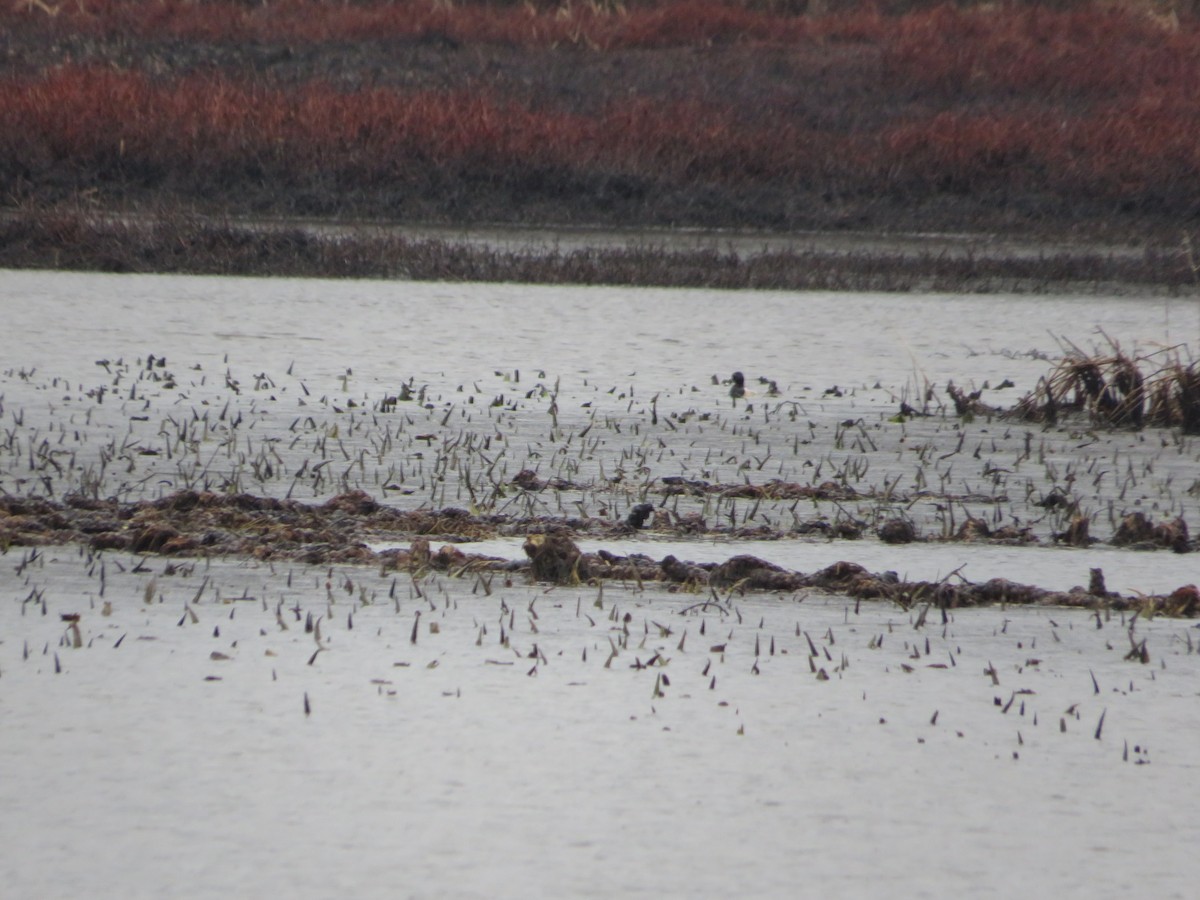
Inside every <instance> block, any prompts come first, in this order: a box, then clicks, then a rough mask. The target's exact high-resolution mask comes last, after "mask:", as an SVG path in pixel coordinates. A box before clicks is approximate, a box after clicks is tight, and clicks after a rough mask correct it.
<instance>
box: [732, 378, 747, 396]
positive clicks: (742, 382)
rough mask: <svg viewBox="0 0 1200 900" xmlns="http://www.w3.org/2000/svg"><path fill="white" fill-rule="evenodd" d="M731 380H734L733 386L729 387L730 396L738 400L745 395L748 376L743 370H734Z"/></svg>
mask: <svg viewBox="0 0 1200 900" xmlns="http://www.w3.org/2000/svg"><path fill="white" fill-rule="evenodd" d="M731 380H732V381H733V387H731V388H730V389H729V396H730V397H732V398H733V399H734V400H737V399H738V398H739V397H745V396H746V377H745V376H744V375H743V374H742V373H741V372H734V373H733V377H732V379H731Z"/></svg>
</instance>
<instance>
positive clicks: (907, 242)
mask: <svg viewBox="0 0 1200 900" xmlns="http://www.w3.org/2000/svg"><path fill="white" fill-rule="evenodd" d="M0 267H3V268H12V269H65V270H78V271H99V272H125V273H158V274H168V273H178V274H209V275H239V276H284V277H296V276H299V277H329V278H385V279H401V280H413V281H427V280H432V281H482V282H525V283H532V284H580V285H601V284H604V285H621V286H639V287H712V288H729V289H758V290H849V291H869V292H877V291H878V292H898V293H904V292H917V291H921V292H947V291H949V292H958V293H1033V294H1056V293H1057V294H1084V295H1098V294H1115V295H1118V296H1128V295H1135V294H1150V295H1153V296H1161V295H1181V294H1182V295H1192V294H1196V293H1198V292H1200V263H1198V261H1197V259H1196V255H1195V253H1194V252H1193V248H1192V247H1191V246H1190V244H1189V243H1188V242H1187V241H1186V240H1181V242H1180V243H1179V245H1178V246H1169V245H1165V244H1155V243H1151V242H1147V243H1146V244H1145V245H1143V246H1140V247H1139V246H1135V245H1133V244H1130V243H1124V244H1121V243H1111V242H1107V243H1105V242H1094V241H1088V240H1083V241H1080V240H1073V239H1072V238H1071V237H1070V236H1060V237H1058V238H1048V239H1047V240H1045V241H1037V240H1028V239H1020V238H1015V237H1013V236H1011V235H1004V234H998V233H983V232H980V233H953V232H939V231H929V232H921V233H915V232H887V231H845V232H842V231H802V232H771V231H758V230H740V229H730V230H707V229H696V228H681V229H662V228H651V227H630V228H610V227H606V226H603V225H595V226H581V225H566V226H561V227H560V226H556V225H551V224H545V225H536V226H529V225H506V224H482V225H453V224H432V225H421V224H407V223H400V222H384V221H378V220H369V219H365V220H351V221H346V220H325V219H295V218H271V217H262V218H258V217H255V218H249V217H234V216H216V215H199V214H194V213H190V212H171V213H166V214H160V215H154V214H146V213H133V214H129V213H120V212H106V211H91V210H78V209H71V210H46V211H33V212H30V211H9V212H6V213H0Z"/></svg>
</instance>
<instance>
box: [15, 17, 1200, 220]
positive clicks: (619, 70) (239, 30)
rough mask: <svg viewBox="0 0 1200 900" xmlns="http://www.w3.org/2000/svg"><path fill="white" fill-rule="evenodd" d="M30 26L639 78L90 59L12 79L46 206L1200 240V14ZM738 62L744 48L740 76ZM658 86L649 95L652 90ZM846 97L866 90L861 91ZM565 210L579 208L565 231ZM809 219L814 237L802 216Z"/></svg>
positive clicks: (25, 176)
mask: <svg viewBox="0 0 1200 900" xmlns="http://www.w3.org/2000/svg"><path fill="white" fill-rule="evenodd" d="M21 9H22V6H21V5H20V4H19V5H18V7H16V8H15V9H10V10H7V11H5V12H3V13H0V28H3V27H5V26H7V25H11V26H12V27H13V28H14V29H16V30H20V31H21V33H22V34H25V35H26V36H28V35H29V34H34V33H38V34H40V33H48V34H52V35H57V36H64V35H65V36H74V39H75V40H77V41H83V44H82V46H85V47H87V46H90V45H89V44H88V43H87V40H100V38H96V37H95V36H97V35H99V36H101V37H103V36H107V38H105V39H106V40H110V41H111V40H117V39H118V38H119V39H120V41H129V40H133V39H134V38H136V39H137V40H142V41H152V40H159V41H161V40H163V39H170V40H172V41H183V42H185V44H186V43H187V42H196V41H199V42H215V43H212V44H211V45H210V44H205V45H204V46H205V47H211V48H212V52H213V53H214V54H216V53H217V51H218V50H219V49H220V47H221V46H223V42H224V43H229V42H242V43H246V44H248V45H249V46H252V47H257V46H258V43H257V42H265V43H267V44H269V45H270V46H272V47H278V46H285V47H287V48H289V52H291V45H292V44H293V43H296V42H300V43H304V42H311V43H314V44H321V45H322V46H323V45H325V44H336V43H337V42H345V41H365V42H375V43H373V44H372V46H375V45H376V44H377V43H378V42H380V41H388V40H399V39H407V40H418V41H424V40H428V39H430V38H431V37H433V36H436V37H437V38H438V39H439V40H442V41H448V42H450V45H452V47H453V48H454V49H457V47H458V46H459V45H462V44H472V45H479V46H483V45H487V46H493V45H504V46H505V47H507V48H508V51H506V52H509V51H511V48H512V47H513V46H519V47H528V48H541V49H533V50H530V51H528V52H529V53H531V54H535V57H536V58H537V59H543V58H544V59H545V60H547V65H549V64H551V63H553V64H555V65H562V64H563V63H562V60H561V58H560V56H559V54H562V53H564V52H566V53H571V54H576V55H577V57H575V58H574V60H575V62H577V64H578V65H579V66H581V67H582V66H591V65H598V64H599V62H602V61H603V60H604V59H605V58H607V55H609V54H616V53H617V52H618V50H620V51H621V52H622V53H623V54H624V55H621V56H615V55H614V56H613V59H615V60H618V62H617V63H616V69H614V70H613V73H612V75H611V81H612V83H611V84H606V83H604V82H605V79H603V78H599V77H597V78H593V79H592V81H593V82H595V83H594V84H590V83H589V84H584V85H582V86H581V87H575V86H572V87H571V88H570V89H569V90H568V89H566V88H563V89H555V88H554V86H553V85H552V84H550V85H548V84H547V83H541V82H537V81H536V79H535V78H532V77H526V78H525V79H524V81H523V82H522V81H521V80H520V79H518V78H516V77H513V78H511V79H509V80H508V81H502V80H501V81H497V82H496V83H495V84H494V85H493V84H489V85H488V86H486V87H481V86H480V85H481V83H482V82H481V79H480V78H478V77H476V76H470V77H465V78H464V79H462V80H460V81H458V82H455V81H454V80H453V79H452V78H451V79H449V80H448V81H447V82H446V83H445V84H444V86H441V87H437V88H429V87H420V86H416V85H415V84H414V83H409V82H405V81H404V78H403V77H401V76H400V75H396V76H391V75H389V76H388V78H382V77H378V76H373V77H366V78H359V79H356V80H346V79H344V78H343V79H340V80H339V79H326V78H314V79H311V80H305V79H304V78H292V79H290V80H288V79H282V78H278V77H273V76H270V75H265V74H264V75H258V74H256V71H257V70H256V69H255V68H253V67H249V68H248V66H249V65H250V64H247V65H243V66H241V67H240V68H239V67H232V68H227V69H225V70H217V69H214V68H212V67H209V68H208V69H207V70H206V69H205V68H204V67H202V66H201V67H198V66H194V65H193V66H189V67H182V66H181V67H179V68H178V69H172V68H171V67H170V66H167V67H165V69H164V66H163V65H162V64H161V62H160V63H159V64H158V65H151V64H150V63H149V62H147V61H146V60H149V61H150V62H153V61H154V60H156V59H157V57H155V56H154V54H153V53H152V52H150V51H147V55H146V60H143V61H140V62H138V61H134V63H133V64H131V65H125V66H116V65H113V64H112V61H111V59H108V58H105V57H103V56H101V57H100V58H97V59H96V60H95V61H94V62H87V61H86V56H87V55H86V54H79V55H82V56H83V57H84V58H85V61H82V62H80V61H76V59H77V58H78V56H79V55H77V56H72V57H70V58H67V57H60V58H57V59H55V60H53V63H54V64H52V65H44V66H35V67H26V68H25V69H24V70H18V69H16V68H15V67H13V66H12V65H10V66H8V67H7V74H5V75H4V77H3V78H0V179H3V180H4V181H5V182H6V183H8V184H11V185H12V186H13V189H12V191H11V192H10V197H12V198H15V199H16V200H18V201H20V202H31V201H38V200H39V198H40V199H41V200H43V201H45V200H53V199H55V198H58V199H62V197H63V196H69V195H70V193H71V192H72V191H74V192H78V191H83V190H89V189H94V188H100V189H103V190H106V191H108V192H109V193H110V194H112V195H116V196H118V197H121V196H125V197H129V198H132V199H134V200H138V199H139V198H140V199H141V200H145V199H146V197H147V192H149V194H150V195H152V196H157V195H160V194H162V193H163V192H166V193H169V194H171V195H172V196H175V197H182V198H184V199H191V200H196V199H198V198H209V199H210V200H211V199H212V198H214V197H215V198H216V201H217V202H218V203H220V202H222V201H223V200H224V199H228V200H229V201H230V203H231V204H232V205H236V198H237V197H238V196H239V195H241V194H242V193H243V192H242V191H240V190H239V189H238V188H237V185H239V184H242V185H251V186H253V187H254V188H255V189H256V190H261V191H264V192H266V193H270V192H271V191H272V190H273V191H275V192H276V193H277V194H279V193H280V192H283V194H286V193H287V192H288V191H293V190H296V189H304V190H309V191H321V190H324V191H329V190H340V191H343V192H348V191H358V192H359V194H360V195H361V194H363V193H367V194H370V193H371V192H374V193H375V199H374V200H371V199H369V198H368V199H364V198H363V197H362V196H359V197H358V199H354V198H352V197H349V196H348V195H346V194H343V195H342V196H341V197H340V198H339V199H338V200H337V201H336V203H337V204H340V205H341V207H345V206H347V205H348V206H349V207H352V208H351V209H345V208H341V207H339V209H338V211H342V212H346V211H350V212H354V211H357V212H360V213H366V214H378V213H380V212H387V209H386V202H383V201H380V200H379V197H380V196H382V195H381V193H380V192H383V193H385V194H386V193H388V192H391V193H392V194H393V195H394V194H396V192H399V193H400V194H402V195H404V196H409V197H411V196H418V197H424V198H426V199H429V200H430V202H435V200H436V197H438V196H443V195H446V196H451V197H454V196H458V197H461V196H463V195H464V194H476V193H478V192H480V191H483V192H484V193H486V191H487V190H497V189H498V188H497V186H498V185H499V186H503V191H502V192H501V193H503V195H504V197H505V198H509V199H510V200H511V199H514V198H515V201H516V203H517V205H518V206H519V205H520V204H521V203H522V202H525V201H528V200H530V198H533V199H534V200H537V202H538V203H541V204H543V205H542V206H539V210H540V212H539V213H536V214H540V215H547V216H549V217H551V218H553V217H558V218H563V219H567V218H576V219H587V218H589V216H595V215H597V210H598V209H599V207H595V203H596V202H597V201H596V196H597V192H598V191H600V193H603V191H602V190H601V188H605V189H606V186H611V185H612V184H613V183H617V184H619V185H621V190H623V191H624V192H625V195H626V196H625V200H626V204H625V207H624V208H622V209H620V210H618V211H617V212H618V213H621V214H626V215H631V214H636V215H640V216H641V217H642V218H645V219H650V220H662V219H667V220H670V221H677V220H680V219H682V220H687V219H689V218H691V219H692V220H693V221H697V222H699V223H701V224H735V225H736V224H762V223H761V222H743V221H739V217H745V216H747V215H749V213H748V212H747V211H746V209H738V208H736V203H734V201H731V200H730V199H729V198H730V197H731V196H732V194H730V192H731V191H741V190H745V189H747V188H753V189H754V190H755V191H758V192H759V194H758V195H757V196H759V197H760V199H761V198H766V199H765V200H762V201H761V202H763V203H765V204H767V205H768V206H769V205H770V203H772V202H774V203H777V204H778V207H779V209H778V210H776V211H774V212H771V213H769V214H768V215H767V216H766V218H767V219H768V221H769V222H771V223H773V224H777V225H780V226H784V227H787V226H796V225H798V224H812V223H813V222H816V223H817V224H820V220H821V216H820V214H819V213H813V212H812V209H813V208H814V207H820V206H822V205H825V206H828V207H829V208H830V209H834V208H837V209H844V208H846V207H847V206H853V207H855V208H857V209H859V210H869V209H871V208H874V207H879V206H880V205H883V206H888V207H890V208H892V209H900V208H909V207H912V205H913V204H928V203H930V202H932V201H934V200H936V199H937V198H939V197H941V198H948V201H950V202H957V203H961V202H962V198H970V199H971V200H972V202H973V203H975V204H976V205H977V206H980V208H983V207H986V211H987V212H988V214H989V215H992V217H993V218H995V217H996V216H999V217H1000V218H1001V219H1003V220H1005V221H1008V222H1010V223H1019V222H1021V221H1036V220H1039V219H1043V218H1049V219H1058V220H1060V221H1066V220H1070V219H1072V218H1073V217H1078V216H1081V215H1082V216H1090V217H1093V218H1101V219H1102V218H1105V217H1108V216H1111V215H1112V214H1114V213H1121V212H1125V213H1131V214H1134V215H1137V216H1157V217H1160V218H1161V217H1172V218H1173V219H1174V220H1175V221H1176V222H1178V224H1179V225H1181V226H1183V227H1194V226H1195V223H1196V221H1197V219H1198V218H1200V140H1197V139H1196V134H1197V128H1198V126H1197V123H1198V122H1200V27H1198V26H1197V23H1196V22H1194V21H1192V20H1186V21H1184V22H1183V23H1181V24H1180V23H1178V22H1175V23H1174V24H1173V27H1172V28H1166V27H1164V26H1163V24H1162V23H1161V22H1159V21H1157V20H1154V19H1152V18H1151V17H1150V16H1148V15H1145V14H1142V13H1130V12H1122V11H1120V10H1117V9H1115V8H1095V7H1082V8H1077V9H1074V10H1071V11H1065V12H1056V11H1051V10H1046V9H1038V8H1009V9H1003V10H999V11H978V12H970V11H967V12H964V11H958V10H955V9H953V8H950V7H939V8H934V9H930V10H925V11H917V12H911V13H907V14H904V15H899V16H894V17H885V16H883V15H880V14H879V13H878V12H875V11H865V12H850V13H842V14H837V15H830V16H826V17H821V18H811V17H807V16H800V15H788V14H780V13H775V12H770V11H764V10H760V9H757V8H754V7H752V6H749V5H743V4H728V3H724V4H722V3H715V2H711V0H673V2H661V3H645V4H638V5H635V6H632V7H631V8H629V9H628V10H623V9H620V8H615V9H614V8H609V7H605V6H602V5H599V4H568V5H564V6H561V7H554V8H547V7H544V6H543V7H534V6H525V5H521V6H518V5H512V6H504V5H476V4H470V5H457V6H450V5H444V4H434V3H424V2H422V3H379V2H363V3H349V4H347V3H342V2H338V3H322V2H313V0H275V2H272V3H271V4H267V5H260V4H254V5H251V4H244V3H237V2H212V3H203V4H201V3H179V2H174V3H173V2H162V3H152V4H147V3H133V2H128V0H92V2H88V3H86V4H85V3H78V4H76V3H72V4H63V5H62V6H61V7H60V8H59V11H58V15H56V16H53V17H49V16H46V15H45V14H44V13H42V12H39V11H38V10H37V9H36V8H26V9H25V11H21ZM88 35H91V36H93V37H91V38H87V36H88ZM85 38H86V39H85ZM27 39H29V40H32V38H28V37H27ZM714 44H725V45H727V46H729V45H732V46H733V47H734V49H733V50H731V51H729V52H732V53H734V56H733V57H732V58H730V57H728V56H727V55H725V51H720V50H716V49H713V47H712V45H714ZM560 45H569V46H570V47H571V48H572V49H570V50H563V49H561V47H560ZM105 46H108V45H105ZM122 46H123V45H122ZM668 47H673V48H680V47H683V48H694V49H695V51H696V52H698V53H701V54H703V55H702V56H701V57H700V58H701V59H702V60H703V61H704V62H703V64H704V65H711V66H712V68H711V70H709V69H699V70H697V71H698V72H699V75H700V76H704V75H705V73H706V72H707V73H708V77H689V78H688V79H687V80H684V81H679V80H675V81H672V80H671V79H670V78H669V77H659V76H660V75H661V73H659V72H657V70H656V69H655V66H656V65H657V64H656V62H655V61H654V60H655V57H654V53H658V54H662V53H668V52H669V53H673V54H678V53H679V52H681V51H679V50H671V51H666V50H661V49H660V50H655V51H654V53H651V54H650V55H649V56H644V57H639V56H636V55H635V56H630V55H629V54H630V52H632V51H630V50H629V48H642V50H640V51H638V52H648V51H646V50H645V48H668ZM737 47H744V48H745V49H743V50H738V49H736V48H737ZM556 48H559V49H556ZM756 48H759V49H756ZM450 52H451V51H447V53H450ZM479 52H481V53H482V52H484V51H483V50H480V51H479ZM489 52H490V51H489ZM496 52H499V51H496ZM536 54H543V55H544V56H540V57H539V56H536ZM200 55H201V57H202V56H203V53H201V54H200ZM447 59H450V57H447ZM453 59H458V57H457V56H455V57H453ZM669 59H670V60H672V61H673V63H672V64H681V63H680V60H683V59H684V57H679V56H671V57H670V58H669ZM795 60H810V61H811V62H809V63H806V65H808V66H809V68H808V69H804V70H803V71H804V72H806V73H809V72H811V73H813V75H814V80H813V81H812V82H811V83H809V84H801V85H797V83H796V80H797V79H796V73H797V72H798V71H800V70H799V69H797V68H795V66H797V65H799V64H798V63H796V62H795ZM251 62H252V63H253V62H254V60H253V59H252V60H251ZM452 62H453V60H451V62H448V63H447V65H452ZM568 62H570V61H568ZM639 65H640V66H643V67H644V70H643V77H644V79H645V82H646V83H644V84H643V83H641V82H639V81H638V77H639V73H638V72H637V71H633V72H629V71H626V69H627V68H628V67H634V68H636V67H637V66H639ZM772 66H774V67H777V68H779V69H780V71H781V72H782V74H780V75H778V76H772V75H771V71H770V70H771V67H772ZM789 66H790V67H792V68H788V67H789ZM2 71H4V70H3V69H0V72H2ZM414 71H415V70H414ZM589 71H590V70H589ZM385 74H386V73H385ZM417 74H420V73H419V72H418V73H417ZM692 74H693V75H695V73H692ZM739 74H740V77H741V78H742V79H743V80H744V81H746V82H747V83H746V84H740V83H738V82H737V77H738V76H739ZM652 76H653V77H652ZM404 77H408V76H404ZM416 77H417V76H416V75H412V78H416ZM389 78H390V79H392V80H389ZM839 78H841V79H843V80H844V81H847V83H852V84H853V85H854V87H853V90H851V89H848V88H847V89H845V92H844V93H842V94H839V93H838V90H840V89H841V88H839V87H838V84H840V82H838V79H839ZM520 84H524V85H525V86H524V87H520V86H519V85H520ZM514 85H518V86H516V87H514ZM530 85H532V86H530ZM806 91H807V93H806ZM810 95H812V96H810ZM747 97H753V98H754V102H752V103H748V102H746V100H747ZM812 97H817V99H816V100H814V99H812ZM481 186H482V187H481ZM681 190H693V191H700V192H701V193H703V192H704V191H710V192H715V193H712V194H711V197H710V198H709V199H710V200H711V201H712V202H713V203H716V204H717V205H720V204H721V203H724V204H725V205H726V208H725V209H724V211H723V212H717V213H713V212H712V211H709V212H705V211H704V210H703V209H701V208H700V207H702V206H703V204H702V203H699V202H695V201H694V198H693V200H688V201H687V202H675V203H674V205H669V206H664V207H662V209H661V210H658V211H656V207H655V203H656V202H658V201H657V199H656V198H661V197H663V196H666V195H667V194H672V193H674V194H678V192H679V191H681ZM431 198H433V199H431ZM548 198H549V199H550V200H554V199H555V198H557V201H556V202H558V203H560V204H565V205H564V206H563V208H561V209H558V210H557V212H556V211H555V210H554V209H550V210H549V211H547V209H546V207H545V206H544V202H545V201H547V199H548ZM630 198H632V199H630ZM714 198H715V199H714ZM293 200H294V198H292V199H289V198H288V197H286V196H281V197H278V198H277V200H276V201H275V207H276V208H275V209H274V211H279V212H287V211H294V210H292V209H290V208H289V204H290V203H292V202H293ZM257 202H258V203H259V205H260V206H261V205H262V204H263V203H264V202H265V201H261V200H260V201H257ZM506 202H507V201H502V200H496V203H497V204H499V205H500V206H501V207H503V206H504V205H505V203H506ZM747 202H748V203H754V202H759V201H756V200H754V199H753V198H751V199H750V200H748V201H747ZM731 203H734V205H733V206H730V204H731ZM372 204H374V205H372ZM589 204H592V206H591V207H589ZM266 205H267V206H270V205H271V204H270V203H267V204H266ZM381 205H382V206H383V207H384V208H380V206H381ZM799 207H804V208H805V209H806V210H807V212H806V213H805V216H807V217H808V218H803V217H799V216H798V214H795V213H791V212H787V211H786V210H787V209H795V208H799ZM639 209H640V210H641V211H640V212H637V210H639ZM681 209H682V210H683V211H682V212H681ZM688 210H691V212H689V211H688ZM444 212H445V213H446V215H447V216H448V217H450V218H453V217H454V215H455V214H456V213H455V212H454V211H453V210H449V211H444ZM479 212H480V209H478V208H475V209H467V208H461V209H460V211H459V213H458V214H459V215H463V214H467V215H470V214H473V213H474V214H477V213H479ZM493 212H494V211H493ZM512 214H513V215H514V216H516V217H520V216H521V215H524V214H525V213H523V212H521V211H520V210H519V209H518V210H516V211H515V212H513V213H512ZM529 214H530V215H533V214H535V213H529ZM836 215H837V213H836V212H830V213H828V215H827V218H836ZM862 215H865V216H867V219H868V220H869V213H863V214H862ZM722 216H724V217H725V220H724V221H722V220H721V217H722ZM706 217H707V218H706ZM714 219H715V220H716V221H712V220H714ZM826 224H828V222H826ZM909 224H913V225H917V226H918V227H920V224H921V223H920V222H918V221H914V222H912V223H909ZM959 224H960V225H961V224H963V223H959Z"/></svg>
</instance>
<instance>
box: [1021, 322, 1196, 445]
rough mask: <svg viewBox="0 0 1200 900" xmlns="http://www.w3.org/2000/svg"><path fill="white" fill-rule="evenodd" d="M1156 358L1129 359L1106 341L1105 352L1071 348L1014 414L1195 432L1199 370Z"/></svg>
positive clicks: (1049, 420)
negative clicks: (1084, 417) (1080, 417)
mask: <svg viewBox="0 0 1200 900" xmlns="http://www.w3.org/2000/svg"><path fill="white" fill-rule="evenodd" d="M1156 356H1158V354H1151V355H1149V356H1130V355H1129V354H1127V353H1125V352H1124V351H1122V350H1121V348H1120V346H1118V345H1117V343H1116V342H1115V341H1113V340H1112V339H1109V347H1108V350H1107V352H1099V353H1086V352H1084V351H1082V350H1080V349H1079V348H1077V347H1074V346H1071V347H1070V348H1069V350H1068V352H1067V354H1066V355H1065V356H1064V357H1063V359H1062V361H1061V362H1060V363H1059V364H1058V366H1057V367H1056V368H1055V369H1054V371H1053V372H1051V373H1050V374H1049V375H1047V376H1046V377H1044V378H1042V379H1041V380H1040V381H1039V382H1038V385H1037V388H1035V389H1034V391H1033V392H1031V393H1029V394H1027V395H1025V396H1024V397H1023V398H1021V401H1020V402H1019V403H1018V404H1017V406H1016V409H1015V410H1014V414H1015V415H1017V416H1018V417H1020V418H1024V419H1028V420H1031V421H1036V422H1045V423H1048V424H1054V423H1056V422H1058V421H1059V418H1060V417H1061V416H1070V415H1073V414H1074V415H1085V416H1086V417H1087V418H1089V419H1090V420H1091V421H1092V422H1093V423H1095V424H1098V425H1103V426H1106V427H1112V428H1135V429H1136V428H1143V427H1145V426H1147V425H1151V426H1157V427H1161V428H1180V429H1182V430H1183V431H1184V433H1186V434H1198V433H1200V370H1198V369H1197V364H1196V363H1194V362H1193V363H1188V364H1186V365H1185V364H1184V363H1183V362H1182V361H1180V360H1179V358H1178V357H1172V358H1171V359H1170V360H1169V361H1168V362H1167V363H1166V364H1165V365H1163V364H1162V363H1161V362H1160V361H1158V360H1156V359H1155V357H1156Z"/></svg>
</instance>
